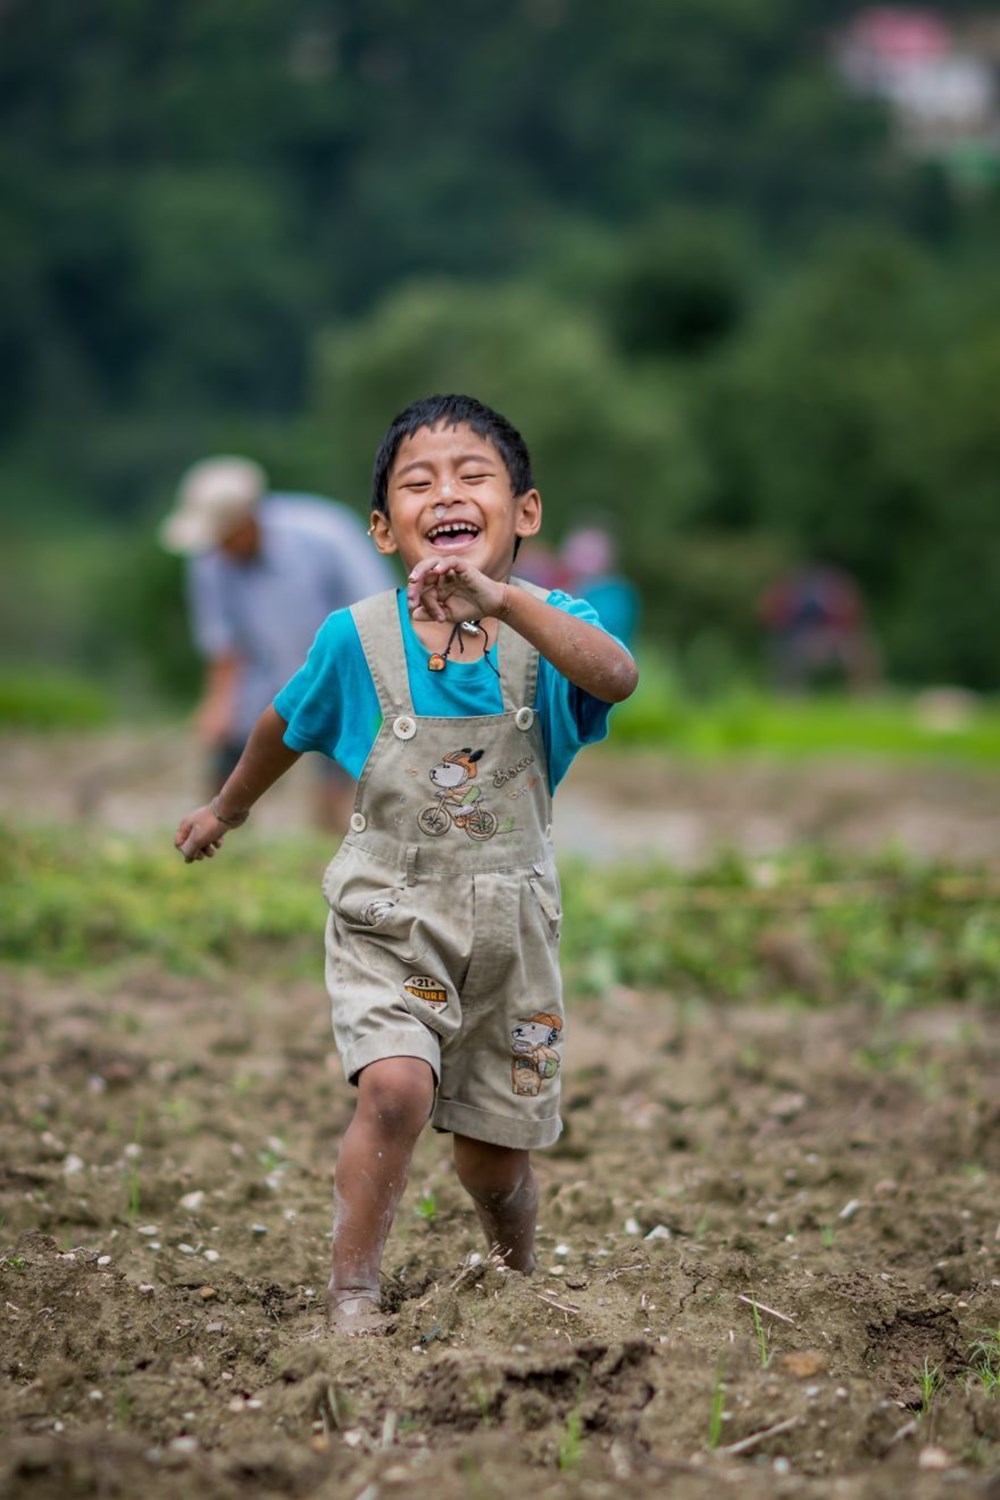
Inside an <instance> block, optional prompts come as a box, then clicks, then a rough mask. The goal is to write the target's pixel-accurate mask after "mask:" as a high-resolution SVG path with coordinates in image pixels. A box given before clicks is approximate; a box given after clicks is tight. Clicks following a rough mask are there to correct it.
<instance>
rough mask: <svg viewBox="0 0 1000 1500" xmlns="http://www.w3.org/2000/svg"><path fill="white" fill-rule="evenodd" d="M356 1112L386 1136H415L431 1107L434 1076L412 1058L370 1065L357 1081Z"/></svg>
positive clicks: (425, 1120) (427, 1068) (426, 1118)
mask: <svg viewBox="0 0 1000 1500" xmlns="http://www.w3.org/2000/svg"><path fill="white" fill-rule="evenodd" d="M358 1096H359V1097H358V1110H359V1112H360V1113H362V1114H363V1115H364V1116H365V1117H366V1118H367V1119H368V1121H369V1122H370V1123H371V1124H373V1125H375V1126H376V1128H377V1129H378V1130H379V1131H381V1132H385V1133H387V1134H390V1135H400V1134H402V1135H414V1136H416V1135H419V1133H420V1131H421V1130H422V1129H423V1128H424V1126H425V1125H426V1124H427V1121H428V1120H429V1119H430V1115H431V1110H432V1109H433V1107H434V1074H433V1072H432V1070H431V1068H430V1067H429V1066H428V1064H427V1063H425V1062H422V1061H421V1060H420V1059H419V1058H415V1057H392V1058H386V1059H385V1060H384V1061H383V1062H377V1063H371V1064H370V1065H369V1066H368V1067H367V1068H365V1069H364V1071H363V1072H362V1074H361V1076H360V1078H359V1079H358Z"/></svg>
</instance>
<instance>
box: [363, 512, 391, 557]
mask: <svg viewBox="0 0 1000 1500" xmlns="http://www.w3.org/2000/svg"><path fill="white" fill-rule="evenodd" d="M368 534H369V536H370V537H371V539H372V541H373V542H374V543H375V546H376V548H377V550H378V551H379V552H381V553H382V554H383V556H385V557H389V556H390V555H391V554H392V553H393V552H396V551H397V550H398V548H397V546H396V538H395V537H394V536H393V534H392V527H391V526H390V524H389V517H388V516H387V515H386V514H385V513H384V512H383V511H381V510H373V511H372V518H371V524H370V525H369V528H368Z"/></svg>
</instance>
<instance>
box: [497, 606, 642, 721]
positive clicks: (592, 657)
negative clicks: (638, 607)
mask: <svg viewBox="0 0 1000 1500" xmlns="http://www.w3.org/2000/svg"><path fill="white" fill-rule="evenodd" d="M498 618H499V619H501V620H503V622H504V624H505V625H509V626H510V627H511V629H512V630H516V631H517V633H518V635H523V636H524V638H525V640H527V641H530V642H531V644H532V645H533V646H536V647H537V648H538V650H539V652H540V653H541V654H542V656H544V657H545V658H546V659H547V660H548V661H550V662H551V663H552V665H553V666H554V667H555V669H556V671H557V672H561V673H562V675H563V676H564V677H568V678H569V680H570V682H572V683H575V685H576V686H577V687H578V688H582V689H583V691H584V692H585V693H589V694H590V695H591V697H592V698H599V699H600V700H601V702H602V703H621V702H622V701H623V700H624V699H625V698H628V697H630V696H631V694H632V693H634V692H635V687H636V683H637V682H638V681H639V672H638V669H637V667H636V664H635V662H634V661H633V660H632V657H631V656H630V655H629V653H628V652H627V651H626V650H625V648H624V646H620V645H619V644H618V642H617V641H616V640H615V639H614V638H613V637H612V636H610V635H608V633H607V632H606V631H604V630H601V629H599V628H598V626H596V625H590V624H588V623H587V621H586V620H579V619H577V617H576V616H575V615H570V614H567V613H566V611H565V610H564V609H556V607H555V605H553V604H547V603H546V602H545V600H544V599H536V598H535V597H534V595H533V594H529V593H527V592H526V590H525V589H519V588H510V587H507V599H506V608H505V609H504V610H503V612H502V613H501V614H500V615H499V616H498Z"/></svg>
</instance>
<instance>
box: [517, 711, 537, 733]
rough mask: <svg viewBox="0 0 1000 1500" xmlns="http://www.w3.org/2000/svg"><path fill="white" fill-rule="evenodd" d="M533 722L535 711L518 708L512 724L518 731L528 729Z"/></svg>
mask: <svg viewBox="0 0 1000 1500" xmlns="http://www.w3.org/2000/svg"><path fill="white" fill-rule="evenodd" d="M534 722H535V710H534V709H533V708H519V709H518V711H517V713H516V714H515V715H514V723H515V724H516V725H517V727H518V729H530V728H531V726H532V724H534Z"/></svg>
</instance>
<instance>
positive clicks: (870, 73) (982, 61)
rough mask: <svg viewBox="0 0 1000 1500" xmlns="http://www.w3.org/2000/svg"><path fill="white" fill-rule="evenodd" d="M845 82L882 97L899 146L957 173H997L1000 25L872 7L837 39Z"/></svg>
mask: <svg viewBox="0 0 1000 1500" xmlns="http://www.w3.org/2000/svg"><path fill="white" fill-rule="evenodd" d="M834 56H835V61H836V66H837V69H838V71H839V73H840V75H841V77H842V78H843V79H844V80H845V82H846V83H847V84H848V86H849V87H850V88H851V89H853V90H855V91H856V92H858V93H864V94H871V95H874V96H875V97H877V98H881V99H884V100H885V101H886V102H887V104H888V105H889V107H890V109H891V111H892V115H893V118H894V120H895V122H896V126H897V129H898V132H899V139H900V142H901V144H902V146H903V147H904V148H905V149H906V150H908V151H910V152H911V153H913V154H917V155H922V156H928V157H933V158H936V159H937V160H939V161H941V163H942V164H943V165H944V166H945V167H947V168H948V169H949V171H950V172H951V173H952V175H953V176H955V177H956V178H959V179H963V180H967V181H974V180H975V178H976V177H985V178H987V179H995V178H996V177H997V176H1000V87H998V62H1000V25H998V24H997V23H996V21H991V20H990V19H989V18H986V17H984V18H983V19H982V20H980V21H975V20H973V21H969V22H968V23H963V24H962V25H961V27H959V26H955V25H952V23H951V22H950V21H948V20H947V19H946V18H945V17H944V16H942V15H941V14H940V13H939V12H937V11H935V10H924V9H911V8H908V7H897V6H874V7H871V8H869V9H866V10H862V11H860V12H859V13H858V14H857V15H856V16H855V17H854V19H853V20H852V21H851V22H850V23H849V24H848V25H847V26H846V27H845V28H844V30H843V31H842V32H841V33H840V35H839V36H838V38H837V41H836V44H835V49H834Z"/></svg>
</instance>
